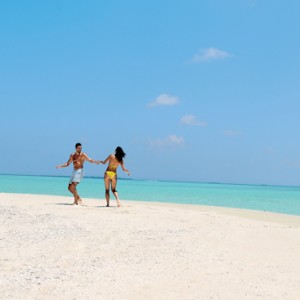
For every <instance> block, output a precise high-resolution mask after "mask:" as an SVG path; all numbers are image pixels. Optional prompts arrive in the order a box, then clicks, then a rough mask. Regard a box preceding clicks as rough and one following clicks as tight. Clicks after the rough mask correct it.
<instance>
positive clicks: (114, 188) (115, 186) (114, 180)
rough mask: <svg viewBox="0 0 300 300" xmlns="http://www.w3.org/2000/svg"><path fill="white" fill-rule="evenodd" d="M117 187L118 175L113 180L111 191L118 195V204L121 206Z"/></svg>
mask: <svg viewBox="0 0 300 300" xmlns="http://www.w3.org/2000/svg"><path fill="white" fill-rule="evenodd" d="M116 188H117V175H116V176H115V177H114V178H113V179H112V180H111V191H112V192H113V194H114V196H115V197H116V200H117V206H118V207H120V206H121V203H120V200H119V195H118V192H117V190H116Z"/></svg>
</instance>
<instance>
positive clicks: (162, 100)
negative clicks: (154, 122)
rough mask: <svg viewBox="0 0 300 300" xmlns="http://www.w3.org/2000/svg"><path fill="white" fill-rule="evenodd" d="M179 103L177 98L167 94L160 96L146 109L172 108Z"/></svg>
mask: <svg viewBox="0 0 300 300" xmlns="http://www.w3.org/2000/svg"><path fill="white" fill-rule="evenodd" d="M178 103H179V98H178V97H175V96H171V95H168V94H161V95H159V96H158V97H157V98H155V99H154V100H153V101H151V102H150V103H149V104H148V107H155V106H172V105H176V104H178Z"/></svg>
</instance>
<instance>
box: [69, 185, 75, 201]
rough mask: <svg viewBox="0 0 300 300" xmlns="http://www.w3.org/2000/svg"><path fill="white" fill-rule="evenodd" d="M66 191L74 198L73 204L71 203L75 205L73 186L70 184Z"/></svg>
mask: <svg viewBox="0 0 300 300" xmlns="http://www.w3.org/2000/svg"><path fill="white" fill-rule="evenodd" d="M68 190H69V191H70V193H71V194H72V195H73V196H74V202H73V204H76V197H75V195H74V186H73V183H70V184H69V186H68Z"/></svg>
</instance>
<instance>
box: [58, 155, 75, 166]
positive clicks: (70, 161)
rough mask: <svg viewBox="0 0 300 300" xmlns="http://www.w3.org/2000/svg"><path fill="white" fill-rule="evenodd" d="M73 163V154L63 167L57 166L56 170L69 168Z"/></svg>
mask: <svg viewBox="0 0 300 300" xmlns="http://www.w3.org/2000/svg"><path fill="white" fill-rule="evenodd" d="M72 161H73V155H72V154H71V155H70V158H69V160H68V161H67V162H66V163H64V164H63V165H58V166H56V169H60V168H65V167H68V166H69V165H70V164H71V163H72Z"/></svg>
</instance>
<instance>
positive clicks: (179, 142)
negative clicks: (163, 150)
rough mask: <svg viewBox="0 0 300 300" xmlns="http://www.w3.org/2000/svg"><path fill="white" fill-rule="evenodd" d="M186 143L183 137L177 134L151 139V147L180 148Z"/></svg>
mask: <svg viewBox="0 0 300 300" xmlns="http://www.w3.org/2000/svg"><path fill="white" fill-rule="evenodd" d="M184 143H185V141H184V138H183V137H182V136H177V135H175V134H171V135H168V136H167V137H165V138H159V139H149V145H150V146H151V147H180V146H183V145H184Z"/></svg>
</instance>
